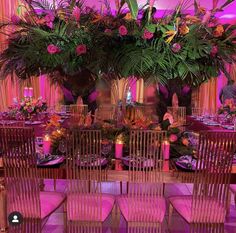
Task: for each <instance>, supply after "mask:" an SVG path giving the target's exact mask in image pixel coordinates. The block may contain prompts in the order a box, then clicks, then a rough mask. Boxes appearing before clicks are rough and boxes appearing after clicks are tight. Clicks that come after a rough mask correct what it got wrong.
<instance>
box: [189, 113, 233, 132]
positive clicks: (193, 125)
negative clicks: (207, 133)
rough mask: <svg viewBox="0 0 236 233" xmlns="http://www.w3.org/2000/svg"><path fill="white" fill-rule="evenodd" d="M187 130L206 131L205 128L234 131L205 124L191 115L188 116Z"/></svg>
mask: <svg viewBox="0 0 236 233" xmlns="http://www.w3.org/2000/svg"><path fill="white" fill-rule="evenodd" d="M186 129H187V131H196V132H199V131H204V130H211V131H224V132H232V130H227V129H224V128H222V127H220V126H208V125H205V124H204V123H203V122H201V121H198V120H196V119H194V118H193V117H191V116H187V127H186Z"/></svg>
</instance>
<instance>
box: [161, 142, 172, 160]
mask: <svg viewBox="0 0 236 233" xmlns="http://www.w3.org/2000/svg"><path fill="white" fill-rule="evenodd" d="M161 149H162V153H163V157H164V159H165V160H168V159H169V158H170V143H169V141H167V140H164V141H163V142H162V145H161Z"/></svg>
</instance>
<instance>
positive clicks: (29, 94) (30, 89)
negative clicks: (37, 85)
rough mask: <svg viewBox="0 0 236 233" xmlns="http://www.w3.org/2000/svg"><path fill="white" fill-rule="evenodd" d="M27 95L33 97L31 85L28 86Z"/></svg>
mask: <svg viewBox="0 0 236 233" xmlns="http://www.w3.org/2000/svg"><path fill="white" fill-rule="evenodd" d="M28 96H29V97H30V98H32V97H33V87H29V93H28Z"/></svg>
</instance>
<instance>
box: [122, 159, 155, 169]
mask: <svg viewBox="0 0 236 233" xmlns="http://www.w3.org/2000/svg"><path fill="white" fill-rule="evenodd" d="M122 162H123V164H124V165H125V166H127V167H129V166H130V164H132V166H134V167H138V168H139V167H141V168H148V167H149V168H152V167H154V165H155V161H154V160H153V159H147V158H143V157H139V158H137V159H136V160H134V159H133V158H130V156H127V157H123V158H122Z"/></svg>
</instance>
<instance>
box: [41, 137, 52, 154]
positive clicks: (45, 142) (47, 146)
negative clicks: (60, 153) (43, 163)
mask: <svg viewBox="0 0 236 233" xmlns="http://www.w3.org/2000/svg"><path fill="white" fill-rule="evenodd" d="M50 151H51V140H50V137H49V136H48V135H45V137H44V139H43V153H44V154H45V155H48V154H50Z"/></svg>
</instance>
